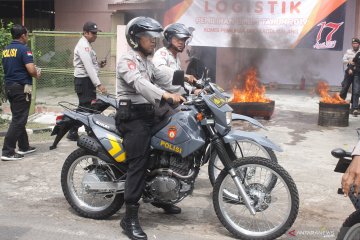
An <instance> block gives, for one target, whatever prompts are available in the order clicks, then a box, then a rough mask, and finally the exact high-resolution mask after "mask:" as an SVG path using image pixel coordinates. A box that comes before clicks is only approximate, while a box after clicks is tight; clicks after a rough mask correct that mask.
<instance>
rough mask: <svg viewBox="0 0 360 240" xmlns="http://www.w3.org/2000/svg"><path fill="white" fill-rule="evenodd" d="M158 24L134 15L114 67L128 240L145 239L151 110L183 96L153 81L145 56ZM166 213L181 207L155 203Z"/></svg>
mask: <svg viewBox="0 0 360 240" xmlns="http://www.w3.org/2000/svg"><path fill="white" fill-rule="evenodd" d="M162 31H163V28H162V26H161V25H160V23H158V22H157V21H156V20H154V19H152V18H149V17H137V18H134V19H132V20H131V21H130V22H129V23H128V24H127V26H126V30H125V34H126V39H127V42H128V44H129V46H130V47H131V50H129V51H128V52H127V53H126V54H123V55H122V56H121V57H120V59H119V63H118V66H117V73H118V74H117V75H118V76H117V89H118V98H119V108H118V110H117V113H116V117H115V119H116V126H117V128H118V130H119V132H120V133H121V134H122V136H123V138H124V142H123V144H124V147H125V149H126V155H127V162H128V171H127V177H126V182H125V194H124V200H125V204H126V212H125V216H124V217H123V219H122V220H121V222H120V226H121V227H122V229H123V230H124V232H125V233H126V235H127V236H128V237H129V238H131V239H147V235H146V234H145V233H144V232H143V230H142V228H141V226H140V224H139V219H138V209H139V203H138V202H139V200H140V198H141V195H142V193H143V190H144V187H145V171H146V167H147V162H148V154H149V148H150V138H151V129H152V127H153V126H154V124H155V123H154V119H155V115H156V114H155V110H156V108H158V107H159V106H160V105H161V102H162V101H167V100H168V101H169V100H170V99H172V101H173V102H175V103H179V102H180V101H185V99H184V98H183V97H182V96H181V95H179V94H173V93H169V92H167V91H165V90H163V89H161V88H159V87H157V86H156V85H154V84H153V83H156V81H157V80H158V79H159V76H161V75H162V74H161V72H160V70H159V69H157V68H155V66H154V65H153V63H152V62H151V61H150V60H149V59H148V57H149V56H150V55H152V54H153V52H154V49H155V47H156V38H158V37H160V36H161V32H162ZM153 205H154V206H156V207H159V208H163V209H164V210H165V212H166V213H170V214H176V213H180V212H181V209H180V208H179V207H176V206H174V205H171V204H157V203H153Z"/></svg>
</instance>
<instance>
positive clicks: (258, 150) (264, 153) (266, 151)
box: [208, 139, 277, 188]
mask: <svg viewBox="0 0 360 240" xmlns="http://www.w3.org/2000/svg"><path fill="white" fill-rule="evenodd" d="M231 149H232V150H233V151H234V153H235V155H236V157H237V158H244V157H263V158H266V159H270V160H271V161H274V162H276V163H277V158H276V155H275V153H274V151H273V150H272V149H270V148H267V147H264V146H261V145H260V144H258V143H257V142H254V141H251V140H246V139H243V140H238V141H235V142H233V143H231ZM223 169H224V165H223V164H222V162H221V160H220V158H219V156H218V155H217V152H216V149H215V148H213V149H212V150H211V155H210V159H209V165H208V172H209V179H210V182H211V184H212V185H213V186H214V184H215V181H216V178H217V177H218V176H219V174H220V172H221V171H222V170H223ZM246 172H247V173H248V177H249V176H250V175H251V174H253V172H254V169H246ZM269 180H270V182H269V183H268V186H269V187H270V188H271V187H272V186H274V185H275V184H276V177H275V176H272V178H271V179H269Z"/></svg>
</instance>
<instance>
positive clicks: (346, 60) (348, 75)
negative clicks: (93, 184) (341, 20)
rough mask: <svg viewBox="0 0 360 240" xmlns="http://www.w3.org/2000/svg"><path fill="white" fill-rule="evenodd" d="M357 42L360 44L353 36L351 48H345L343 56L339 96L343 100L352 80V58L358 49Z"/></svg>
mask: <svg viewBox="0 0 360 240" xmlns="http://www.w3.org/2000/svg"><path fill="white" fill-rule="evenodd" d="M359 44H360V40H359V39H358V38H353V39H352V40H351V45H352V48H351V49H348V50H346V52H345V54H344V57H343V64H344V67H345V68H346V70H345V75H344V80H343V81H342V82H341V87H342V88H341V91H340V97H341V98H342V99H344V100H345V99H346V95H347V93H348V91H349V88H350V85H351V84H352V82H353V80H354V70H353V67H354V62H353V59H354V57H355V55H356V53H357V52H358V51H359Z"/></svg>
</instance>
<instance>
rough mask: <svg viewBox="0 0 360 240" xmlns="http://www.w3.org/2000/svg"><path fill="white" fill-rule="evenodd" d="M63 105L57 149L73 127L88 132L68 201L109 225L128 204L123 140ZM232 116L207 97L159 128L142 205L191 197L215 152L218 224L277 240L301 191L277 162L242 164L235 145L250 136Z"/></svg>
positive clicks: (217, 99)
mask: <svg viewBox="0 0 360 240" xmlns="http://www.w3.org/2000/svg"><path fill="white" fill-rule="evenodd" d="M60 105H62V106H63V107H64V108H65V112H64V115H63V116H62V117H59V119H58V121H57V124H56V126H55V127H54V130H53V133H52V134H53V135H57V137H56V139H55V141H60V140H59V139H61V138H62V136H64V134H65V133H64V132H66V129H67V128H68V127H69V126H68V125H69V124H70V125H71V124H72V123H73V122H74V121H76V122H79V123H81V124H83V125H84V126H85V129H86V131H87V135H81V136H80V138H79V140H78V142H77V145H78V149H76V150H75V151H73V152H72V153H71V154H70V155H69V156H68V157H67V159H66V160H65V162H64V165H63V168H62V171H61V186H62V190H63V193H64V196H65V198H66V200H67V201H68V202H69V204H70V205H71V207H72V208H73V209H74V210H75V211H76V212H77V213H78V214H79V215H81V216H83V217H88V218H93V219H104V218H108V217H110V216H111V215H113V214H114V213H116V212H117V211H118V210H119V209H120V208H121V207H122V205H123V203H124V199H123V194H124V187H125V179H126V170H127V164H126V150H125V149H124V146H123V144H122V138H121V134H120V133H119V132H118V130H117V129H116V126H115V120H114V118H113V117H108V116H105V115H102V114H97V113H94V112H92V113H88V112H80V111H78V110H73V109H71V104H69V103H66V102H62V103H60ZM233 116H234V115H233V114H232V109H231V108H230V106H229V105H228V104H227V102H226V100H225V99H224V98H223V97H222V96H219V95H218V94H216V93H205V92H203V93H201V94H200V95H199V96H197V97H193V98H192V99H189V100H188V101H187V102H185V103H183V104H182V105H180V106H179V111H178V112H177V113H175V114H174V115H172V116H171V117H168V118H166V119H164V120H163V121H161V122H160V123H159V124H158V125H157V126H155V127H154V129H153V132H152V138H151V149H150V158H149V166H148V169H147V172H146V184H145V189H144V192H143V201H144V202H148V203H152V202H156V203H166V204H176V203H178V202H180V201H182V200H183V199H185V198H186V197H187V196H188V195H190V194H191V193H192V192H193V189H194V183H195V180H196V178H197V176H198V173H199V170H200V168H201V167H202V166H203V165H204V164H205V163H206V159H205V153H206V151H207V150H208V148H207V147H208V146H209V144H211V146H212V147H213V148H214V149H216V153H217V155H218V156H219V159H220V161H221V163H222V164H223V165H224V166H225V168H224V169H223V170H222V171H221V173H220V174H219V176H218V177H217V179H216V181H215V184H214V187H213V205H214V209H215V212H216V215H217V217H218V218H219V220H220V222H221V223H222V224H223V226H224V227H225V228H226V229H227V230H228V231H230V232H231V233H232V234H233V235H234V236H235V237H237V238H241V239H275V238H277V237H279V236H281V235H282V234H284V233H285V232H286V231H287V230H288V229H289V228H290V227H291V226H292V224H293V223H294V221H295V219H296V217H297V214H298V209H299V196H298V191H297V188H296V185H295V183H294V181H293V180H292V178H291V177H290V175H289V174H288V173H287V172H286V170H285V169H284V168H282V167H281V166H280V165H278V164H277V163H276V162H273V161H269V160H268V159H265V158H261V157H244V158H237V157H236V154H235V152H234V150H233V148H232V145H233V144H234V142H236V141H238V140H243V139H247V137H248V135H249V133H247V132H243V131H239V130H232V129H231V122H232V117H233ZM235 118H236V115H235ZM61 135H62V136H61ZM57 138H58V139H57ZM256 138H257V139H256V140H257V142H259V143H260V144H261V145H264V146H268V147H269V148H272V149H280V148H279V147H278V146H276V145H275V144H274V143H272V142H271V141H270V140H269V139H267V138H265V137H261V136H258V135H257V136H256ZM55 141H54V142H55ZM52 147H53V149H54V147H56V144H55V145H54V144H53V146H52ZM271 179H275V180H276V181H275V184H273V183H272V182H271Z"/></svg>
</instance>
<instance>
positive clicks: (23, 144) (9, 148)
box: [2, 84, 31, 156]
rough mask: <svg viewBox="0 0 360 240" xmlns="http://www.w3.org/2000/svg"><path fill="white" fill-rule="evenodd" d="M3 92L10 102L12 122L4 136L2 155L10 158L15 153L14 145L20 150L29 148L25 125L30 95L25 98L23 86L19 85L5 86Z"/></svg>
mask: <svg viewBox="0 0 360 240" xmlns="http://www.w3.org/2000/svg"><path fill="white" fill-rule="evenodd" d="M5 91H6V95H7V98H8V100H9V102H10V110H11V114H12V120H11V123H10V126H9V129H8V131H7V133H6V136H5V140H4V146H3V148H2V154H3V155H7V156H10V155H13V154H14V153H15V148H16V143H17V144H18V147H19V148H20V149H24V150H26V149H28V148H29V139H28V135H27V133H26V128H25V125H26V123H27V120H28V116H29V110H30V103H31V95H29V96H28V98H26V94H25V93H24V86H23V85H20V84H13V85H11V86H6V87H5Z"/></svg>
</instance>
